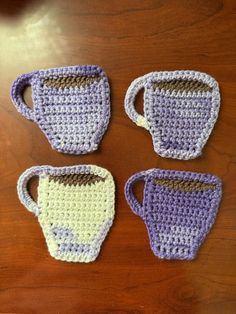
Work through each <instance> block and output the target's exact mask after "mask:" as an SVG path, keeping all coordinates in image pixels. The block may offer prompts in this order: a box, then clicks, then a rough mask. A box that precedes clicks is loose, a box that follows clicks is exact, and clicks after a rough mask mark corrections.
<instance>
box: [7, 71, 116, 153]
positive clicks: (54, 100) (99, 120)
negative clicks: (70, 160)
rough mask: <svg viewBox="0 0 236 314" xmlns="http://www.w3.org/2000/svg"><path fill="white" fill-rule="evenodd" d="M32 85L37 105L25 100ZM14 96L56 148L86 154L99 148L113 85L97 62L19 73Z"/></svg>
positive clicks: (60, 150) (12, 94)
mask: <svg viewBox="0 0 236 314" xmlns="http://www.w3.org/2000/svg"><path fill="white" fill-rule="evenodd" d="M27 85H30V86H31V87H32V98H33V109H31V108H29V107H28V106H27V105H26V103H25V102H24V100H23V92H24V89H25V87H26V86H27ZM11 96H12V100H13V103H14V104H15V106H16V108H17V110H18V111H19V112H20V113H21V114H22V115H23V116H24V117H25V118H27V119H29V120H31V121H34V122H36V123H37V124H38V126H39V127H40V128H41V130H42V131H43V132H44V134H45V135H46V137H47V139H48V141H49V142H50V144H51V146H52V148H53V149H55V150H57V151H59V152H63V153H68V154H86V153H88V152H92V151H94V150H96V149H97V148H98V145H99V143H100V140H101V138H102V136H103V134H104V132H105V131H106V128H107V126H108V123H109V118H110V88H109V83H108V79H107V76H106V74H105V73H104V71H103V70H102V69H101V68H100V67H99V66H96V65H82V66H71V67H63V68H54V69H48V70H39V71H34V72H31V73H28V74H23V75H21V76H19V77H18V78H17V79H16V80H15V81H14V83H13V85H12V90H11Z"/></svg>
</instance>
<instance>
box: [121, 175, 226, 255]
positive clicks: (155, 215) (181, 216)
mask: <svg viewBox="0 0 236 314" xmlns="http://www.w3.org/2000/svg"><path fill="white" fill-rule="evenodd" d="M140 180H144V182H145V186H144V193H143V195H144V199H143V202H142V204H140V203H139V202H138V200H137V199H136V198H135V196H134V194H133V186H134V184H135V183H136V182H137V181H140ZM221 194H222V184H221V180H220V179H219V178H218V177H216V176H213V175H210V174H205V173H195V172H185V171H175V170H162V169H150V170H147V171H142V172H139V173H136V174H135V175H133V176H132V177H130V178H129V179H128V181H127V183H126V186H125V196H126V200H127V202H128V204H129V205H130V207H131V209H132V211H133V212H134V213H135V214H136V215H139V216H140V217H141V218H142V219H143V220H144V222H145V224H146V227H147V230H148V234H149V239H150V245H151V248H152V250H153V253H154V254H155V255H156V256H158V257H160V258H163V259H180V260H191V259H194V258H195V256H196V254H197V252H198V250H199V248H200V246H201V245H202V243H203V241H204V239H205V237H206V236H207V234H208V232H209V231H210V229H211V227H212V226H213V224H214V221H215V217H216V214H217V211H218V207H219V202H220V199H221Z"/></svg>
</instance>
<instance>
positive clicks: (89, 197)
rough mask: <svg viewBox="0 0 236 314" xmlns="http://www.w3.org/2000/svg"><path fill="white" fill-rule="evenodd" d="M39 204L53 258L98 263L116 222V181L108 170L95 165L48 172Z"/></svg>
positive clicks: (43, 176)
mask: <svg viewBox="0 0 236 314" xmlns="http://www.w3.org/2000/svg"><path fill="white" fill-rule="evenodd" d="M37 204H38V206H39V208H40V209H41V210H40V214H39V215H38V220H39V223H40V225H41V227H42V230H43V233H44V236H45V238H46V242H47V246H48V250H49V252H50V254H51V256H53V257H54V258H56V259H59V260H64V261H73V262H91V261H93V260H95V258H96V257H97V255H98V254H99V251H100V246H101V244H102V242H103V240H104V239H105V237H106V235H107V233H108V231H109V229H110V227H111V225H112V222H113V218H114V181H113V178H112V176H111V174H110V173H109V172H108V171H107V170H105V169H103V168H100V167H97V166H93V165H86V166H73V167H67V168H65V167H63V168H53V167H51V168H50V169H49V170H47V169H46V170H45V171H43V172H42V174H41V175H40V179H39V186H38V202H37Z"/></svg>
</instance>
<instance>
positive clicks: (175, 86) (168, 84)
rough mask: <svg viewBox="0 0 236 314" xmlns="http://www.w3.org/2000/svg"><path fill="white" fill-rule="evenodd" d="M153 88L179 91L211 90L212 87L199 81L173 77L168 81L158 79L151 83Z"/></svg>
mask: <svg viewBox="0 0 236 314" xmlns="http://www.w3.org/2000/svg"><path fill="white" fill-rule="evenodd" d="M153 85H154V88H159V89H163V90H170V91H180V92H183V91H185V92H211V91H212V88H211V87H210V86H209V85H208V84H206V83H203V82H201V81H197V80H186V79H173V80H168V81H160V82H155V83H153Z"/></svg>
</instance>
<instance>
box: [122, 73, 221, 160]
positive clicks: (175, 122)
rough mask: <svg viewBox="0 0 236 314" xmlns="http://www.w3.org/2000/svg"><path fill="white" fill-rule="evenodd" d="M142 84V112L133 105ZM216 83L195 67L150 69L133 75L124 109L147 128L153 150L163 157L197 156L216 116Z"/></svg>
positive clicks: (217, 107) (187, 157)
mask: <svg viewBox="0 0 236 314" xmlns="http://www.w3.org/2000/svg"><path fill="white" fill-rule="evenodd" d="M142 88H144V116H142V115H140V114H138V113H137V112H136V110H135V108H134V101H135V97H136V95H137V93H138V92H139V90H141V89H142ZM219 108H220V93H219V87H218V83H217V82H216V80H215V79H213V78H212V77H211V76H209V75H208V74H206V73H201V72H197V71H171V72H167V71H165V72H151V73H148V74H146V75H144V76H142V77H139V78H137V79H135V80H134V81H133V82H132V83H131V85H130V87H129V88H128V91H127V93H126V96H125V110H126V113H127V115H128V116H129V118H130V119H131V120H132V121H133V122H135V123H136V124H137V125H138V126H141V127H144V128H145V129H147V130H148V131H149V132H150V133H151V135H152V140H153V146H154V150H155V152H156V153H157V154H159V155H160V156H162V157H169V158H176V159H185V160H186V159H192V158H195V157H197V156H199V155H200V154H201V152H202V149H203V147H204V145H205V143H206V142H207V139H208V137H209V136H210V133H211V131H212V129H213V127H214V124H215V122H216V120H217V116H218V112H219Z"/></svg>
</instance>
